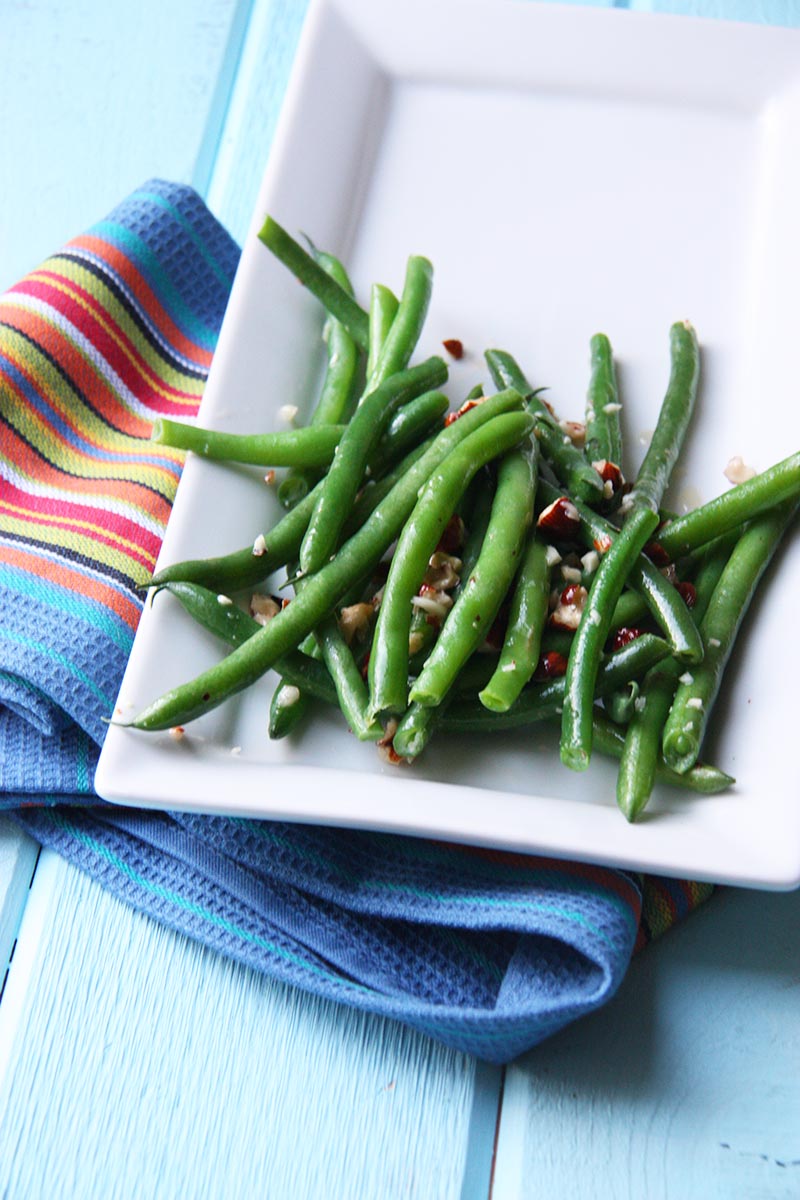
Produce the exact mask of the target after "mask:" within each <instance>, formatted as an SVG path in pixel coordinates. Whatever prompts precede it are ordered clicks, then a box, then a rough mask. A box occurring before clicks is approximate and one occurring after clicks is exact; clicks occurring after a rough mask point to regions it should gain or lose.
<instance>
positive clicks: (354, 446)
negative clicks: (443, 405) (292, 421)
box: [300, 343, 447, 574]
mask: <svg viewBox="0 0 800 1200" xmlns="http://www.w3.org/2000/svg"><path fill="white" fill-rule="evenodd" d="M387 345H388V343H387ZM446 379H447V367H446V366H445V364H444V361H443V360H442V359H441V358H438V357H436V356H434V357H433V358H429V359H427V360H426V361H425V362H423V363H420V365H419V366H417V367H409V368H408V370H402V371H398V372H397V373H396V374H394V375H391V376H389V378H388V379H385V380H384V381H383V382H382V383H381V384H379V386H378V387H377V388H376V389H375V390H374V391H372V392H370V393H369V395H367V396H365V397H364V398H363V399H362V400H361V402H360V404H359V406H358V408H357V409H356V411H355V413H354V414H353V416H352V418H351V420H350V423H349V425H347V427H346V428H345V431H344V434H343V435H342V440H341V441H340V443H339V446H338V449H337V452H336V455H335V456H334V459H333V462H332V463H331V466H330V469H329V471H328V474H327V475H326V476H325V478H324V479H323V480H322V482H321V485H320V488H321V490H320V492H319V495H318V497H317V501H316V504H315V505H314V511H313V513H312V514H311V518H310V520H309V522H308V528H307V530H306V532H305V535H304V537H303V541H302V542H301V544H300V570H301V571H302V572H303V573H304V574H311V573H312V572H314V571H317V570H319V568H320V567H322V566H323V565H324V564H325V563H326V562H327V560H328V559H329V558H330V556H331V555H332V554H333V552H334V551H335V549H336V545H337V541H338V539H339V535H340V533H341V530H342V527H343V525H344V523H345V520H346V519H347V516H348V514H349V512H350V509H351V507H352V504H353V501H354V500H355V497H356V494H357V493H358V489H359V487H360V486H361V480H362V479H363V477H364V472H365V470H366V467H367V462H368V460H369V456H370V453H371V451H372V449H373V447H374V445H375V443H376V442H377V440H378V438H379V437H380V435H381V433H382V432H383V430H384V429H385V427H386V425H387V424H388V422H389V420H390V419H391V416H392V414H393V413H394V412H395V411H396V410H397V409H398V408H399V407H400V406H401V405H402V404H405V403H406V402H407V401H408V400H412V399H413V398H414V397H415V396H418V395H419V394H420V393H421V392H424V391H428V390H429V389H430V388H435V387H438V385H439V384H441V383H444V381H445V380H446Z"/></svg>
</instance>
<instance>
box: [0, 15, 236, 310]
mask: <svg viewBox="0 0 800 1200" xmlns="http://www.w3.org/2000/svg"><path fill="white" fill-rule="evenodd" d="M235 13H236V0H194V2H192V0H175V2H173V3H170V4H162V3H157V2H156V0H144V2H142V3H139V4H128V5H119V4H101V3H98V0H71V3H70V4H69V5H64V4H63V2H60V0H35V2H33V3H30V2H29V3H23V2H22V0H11V2H10V3H7V4H4V5H3V24H2V29H3V33H2V38H0V109H1V110H2V112H3V113H4V114H5V120H4V122H3V170H2V171H1V172H0V213H1V214H2V220H1V221H0V290H2V289H3V288H5V287H8V286H9V285H10V284H12V283H13V282H14V281H15V280H16V279H17V278H18V277H20V276H21V275H24V274H25V273H26V272H27V271H29V270H31V269H32V268H33V267H35V266H36V265H37V264H38V263H39V262H40V261H41V260H42V259H43V258H45V257H46V256H47V255H48V254H51V253H52V252H53V251H54V250H56V249H57V248H58V247H59V246H60V245H61V244H62V242H64V241H65V240H66V239H67V238H69V237H72V236H74V235H75V234H76V233H77V232H79V231H80V230H82V229H84V228H85V227H86V226H87V225H88V224H90V223H91V222H92V221H96V220H98V219H99V218H100V217H102V216H103V215H104V214H105V213H106V212H107V211H108V210H109V209H110V208H112V207H113V205H115V204H117V203H118V202H119V200H121V199H122V198H123V196H125V195H126V194H127V193H128V192H129V191H131V190H132V189H133V188H135V187H136V186H138V185H139V184H140V183H142V182H144V180H145V179H148V178H150V177H152V176H156V175H161V176H165V177H167V178H171V179H176V180H179V181H185V182H189V181H190V180H191V179H192V178H193V172H194V169H195V160H196V158H197V155H198V150H199V148H200V146H201V144H202V140H203V136H204V133H205V130H206V123H207V120H208V116H209V110H210V106H211V103H212V100H213V99H214V86H213V83H214V81H215V80H216V79H217V78H218V76H219V73H220V69H221V66H222V64H223V61H224V56H225V53H226V49H227V48H228V35H229V32H230V30H231V24H232V21H233V18H234V15H235Z"/></svg>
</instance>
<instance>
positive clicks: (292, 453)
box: [150, 417, 345, 467]
mask: <svg viewBox="0 0 800 1200" xmlns="http://www.w3.org/2000/svg"><path fill="white" fill-rule="evenodd" d="M344 430H345V426H344V425H317V426H312V425H308V426H306V427H305V428H304V429H283V430H280V431H279V432H277V433H223V432H222V431H221V430H217V429H205V428H203V426H202V425H188V424H186V423H185V422H183V421H173V420H171V419H170V418H169V417H156V419H155V421H154V423H153V431H152V433H151V435H150V440H151V441H152V442H155V443H156V444H157V445H159V446H172V447H173V448H174V449H176V450H191V451H192V453H193V454H197V455H198V456H199V457H200V458H210V459H215V460H217V461H222V462H238V463H250V464H252V465H253V466H256V467H327V466H328V464H329V463H330V462H331V460H332V459H333V456H334V453H335V451H336V447H337V446H338V444H339V442H340V440H341V437H342V434H343V433H344Z"/></svg>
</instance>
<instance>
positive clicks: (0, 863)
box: [0, 817, 39, 1001]
mask: <svg viewBox="0 0 800 1200" xmlns="http://www.w3.org/2000/svg"><path fill="white" fill-rule="evenodd" d="M38 854H39V847H38V846H37V845H36V842H34V840H33V838H30V837H28V835H27V834H26V833H23V832H22V830H21V829H19V828H18V827H17V826H16V825H14V824H13V822H12V821H9V819H8V818H7V817H0V1001H1V1000H2V998H3V991H4V988H5V980H6V971H7V963H8V962H9V960H10V959H11V956H12V954H13V952H14V945H15V942H16V938H17V930H18V928H19V923H20V920H21V919H22V913H23V910H24V908H25V903H26V901H27V899H28V889H29V887H30V883H31V880H32V878H33V872H34V868H35V866H36V859H37V856H38Z"/></svg>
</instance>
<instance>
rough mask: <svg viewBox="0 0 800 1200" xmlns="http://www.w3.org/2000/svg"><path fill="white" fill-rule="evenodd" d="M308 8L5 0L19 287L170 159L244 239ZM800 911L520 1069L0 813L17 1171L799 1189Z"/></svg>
mask: <svg viewBox="0 0 800 1200" xmlns="http://www.w3.org/2000/svg"><path fill="white" fill-rule="evenodd" d="M615 7H625V5H624V4H619V3H618V4H616V5H615ZM628 7H631V8H635V9H652V8H658V9H661V10H662V11H663V10H668V11H673V12H676V13H677V12H681V13H695V14H700V15H705V16H711V17H719V18H725V17H727V18H731V17H732V18H739V19H753V20H760V21H769V22H772V23H774V24H778V25H781V24H783V25H790V24H797V23H799V22H800V5H798V3H797V0H761V2H760V3H749V2H748V0H729V2H727V3H723V0H719V2H715V0H695V2H694V3H692V2H690V0H672V2H667V0H665V2H664V3H650V2H649V0H632V3H631V4H630V5H629V6H628ZM304 9H305V4H304V3H302V2H298V3H293V2H292V0H172V3H170V4H166V5H165V4H163V3H159V2H157V0H141V2H140V3H139V4H138V5H136V6H121V5H108V4H103V3H101V2H100V0H70V2H69V3H67V0H61V2H60V3H59V0H27V2H26V3H22V2H21V0H4V3H3V4H2V5H0V97H2V101H3V104H2V109H3V112H4V114H5V120H4V128H3V142H4V153H3V164H4V165H3V170H2V173H0V289H2V287H4V286H7V285H8V284H10V283H12V282H13V281H14V279H15V278H16V277H17V276H20V275H22V274H24V273H25V272H26V271H27V270H29V269H31V268H32V267H33V266H35V265H36V263H37V262H38V261H40V260H41V259H42V258H44V257H45V256H46V255H47V254H48V253H49V252H50V251H51V250H53V249H54V248H55V247H57V246H58V245H59V244H60V243H61V242H62V241H63V240H65V239H66V238H67V237H69V236H71V235H72V234H74V233H75V232H77V231H79V230H81V229H83V228H84V227H86V226H87V225H89V224H90V223H91V222H92V221H94V220H95V219H97V218H98V217H99V216H100V215H102V214H103V213H104V212H105V211H107V210H108V209H109V208H111V207H112V206H113V205H114V204H115V203H116V202H117V200H118V199H119V198H121V197H122V196H123V195H125V194H126V193H127V192H128V191H130V190H131V189H132V188H133V187H135V186H136V185H137V184H138V183H140V182H141V181H142V180H144V179H146V178H148V177H150V176H154V175H162V176H164V177H167V178H172V179H177V180H183V181H189V182H192V183H193V184H194V185H195V186H196V187H197V188H198V190H199V191H200V192H201V193H202V194H203V195H205V196H206V198H207V199H208V201H209V203H210V205H211V207H212V209H213V210H214V211H215V212H216V213H217V215H218V216H219V217H220V218H221V220H222V221H223V222H224V223H225V224H226V225H227V226H228V228H229V229H230V230H231V231H232V233H233V234H234V236H236V237H237V238H239V239H240V240H241V238H242V237H243V234H244V231H245V229H246V226H247V222H248V219H249V215H250V209H251V207H252V204H253V201H254V194H255V189H256V186H257V183H258V180H259V178H260V175H261V171H262V169H263V164H264V161H265V159H266V154H267V149H268V146H269V142H270V138H271V135H272V131H273V128H274V124H275V118H276V114H277V112H278V109H279V104H280V98H281V96H282V93H283V89H284V86H285V82H286V77H287V73H288V69H289V66H290V63H291V59H292V53H293V49H294V46H295V44H296V41H297V38H298V35H299V30H300V27H301V24H302V19H303V14H304ZM799 926H800V894H798V893H794V894H788V895H779V894H757V893H748V892H744V891H737V890H733V889H728V890H724V891H722V892H720V893H718V894H717V895H716V896H715V897H714V899H713V900H712V901H711V902H710V903H709V904H708V905H706V906H705V908H704V909H703V910H701V911H700V912H699V913H698V914H696V915H695V916H693V917H692V918H691V920H690V921H688V922H687V923H686V924H685V925H684V926H682V927H680V928H678V929H676V930H674V931H673V932H672V933H670V934H669V935H668V937H667V938H666V939H665V941H664V942H662V943H661V944H659V945H656V946H653V947H651V948H650V949H648V951H647V953H646V954H645V955H643V956H642V957H641V958H640V959H639V960H637V961H635V962H634V964H633V967H632V969H631V971H630V973H629V976H628V978H627V980H626V982H625V984H624V985H623V987H622V989H621V991H620V993H619V994H618V995H617V997H616V998H615V999H614V1001H613V1002H612V1003H611V1004H610V1005H609V1006H608V1007H607V1008H606V1009H605V1010H604V1011H602V1012H600V1013H598V1014H596V1015H595V1016H593V1017H592V1018H589V1019H586V1020H584V1021H583V1022H582V1023H580V1024H579V1025H576V1026H573V1027H572V1028H571V1029H569V1030H567V1031H566V1032H565V1033H563V1034H561V1035H559V1036H558V1037H556V1038H554V1039H552V1040H551V1041H550V1042H548V1043H546V1044H545V1045H543V1046H541V1047H540V1048H539V1049H537V1050H536V1051H534V1052H532V1053H530V1054H529V1055H527V1056H525V1057H524V1058H523V1059H521V1060H519V1061H517V1062H516V1063H514V1064H513V1065H512V1066H510V1067H508V1068H507V1069H505V1070H500V1069H499V1068H490V1067H486V1066H483V1065H481V1064H479V1063H476V1062H475V1061H474V1060H472V1059H470V1058H468V1057H466V1056H464V1055H460V1054H457V1053H454V1052H450V1051H447V1050H445V1049H443V1048H441V1047H440V1046H438V1045H436V1044H434V1043H432V1042H430V1041H428V1040H427V1039H425V1038H424V1037H422V1036H420V1035H416V1034H413V1033H411V1032H409V1031H408V1030H406V1029H403V1028H401V1027H399V1026H396V1025H393V1024H392V1023H391V1022H386V1021H381V1020H378V1019H375V1018H371V1017H367V1016H363V1015H359V1014H355V1013H353V1012H350V1011H348V1010H346V1009H341V1008H337V1007H335V1006H333V1005H330V1004H327V1003H322V1002H319V1001H317V1000H314V999H312V998H309V997H307V996H305V995H302V994H300V993H297V992H294V991H291V990H288V989H287V988H285V987H283V986H278V985H276V984H273V983H271V982H270V981H269V980H266V979H264V978H261V977H259V976H257V975H255V974H254V973H251V972H249V971H247V970H245V969H243V968H241V967H238V966H236V965H233V964H231V963H230V962H227V961H224V960H222V959H220V958H217V957H215V956H214V955H213V954H211V953H209V952H208V951H206V950H205V949H202V948H200V947H198V946H196V945H194V944H192V943H190V942H188V941H186V940H184V939H182V938H180V937H178V936H176V935H174V934H172V933H171V932H169V931H167V930H165V929H163V928H161V927H159V926H157V925H155V924H154V923H152V922H151V921H149V920H148V919H147V918H145V917H143V916H141V915H139V914H137V913H135V912H132V911H130V910H128V909H127V908H126V907H125V906H124V905H122V904H121V903H120V902H119V901H117V900H115V899H113V898H112V897H110V896H109V895H107V894H106V893H104V892H103V891H102V890H101V889H100V887H99V886H98V885H96V884H95V883H93V882H91V881H90V880H88V879H87V878H85V877H83V876H82V875H80V874H79V873H78V872H76V871H75V870H73V869H72V868H71V867H68V866H67V865H66V864H64V863H63V862H62V861H60V860H59V859H58V858H56V857H55V856H54V855H53V854H51V853H43V854H42V855H41V856H40V857H38V853H37V847H36V846H35V844H34V843H33V842H31V841H30V840H29V839H28V838H26V837H25V836H23V835H21V834H20V833H18V832H17V831H16V830H15V828H14V827H13V826H12V825H11V823H10V822H8V821H7V820H5V819H0V980H2V979H3V972H4V970H5V964H6V962H8V961H9V960H10V964H9V968H8V971H7V972H5V980H4V991H3V995H2V1004H0V1194H2V1195H3V1196H8V1197H9V1198H11V1200H18V1198H19V1200H23V1198H24V1200H34V1198H38V1197H48V1198H49V1197H53V1196H59V1197H61V1196H66V1197H81V1198H83V1197H86V1198H88V1197H95V1196H96V1197H108V1196H113V1197H173V1196H176V1197H177V1196H180V1197H187V1198H188V1197H206V1196H208V1197H227V1196H231V1197H237V1198H238V1197H251V1196H252V1197H256V1196H267V1195H268V1196H276V1197H293V1198H302V1197H312V1196H313V1197H329V1196H330V1197H376V1198H377V1197H390V1198H391V1197H399V1196H416V1197H424V1198H437V1200H438V1198H440V1197H441V1198H445V1197H459V1196H460V1197H463V1198H472V1197H487V1196H489V1195H492V1196H493V1197H494V1198H495V1200H512V1198H513V1200H517V1198H520V1197H547V1198H548V1200H558V1198H560V1197H564V1198H566V1197H569V1198H570V1200H575V1198H577V1197H583V1196H586V1197H590V1196H591V1197H595V1198H601V1200H602V1198H603V1197H620V1198H622V1197H631V1198H640V1197H648V1198H654V1200H658V1198H661V1197H670V1198H672V1197H674V1198H676V1200H677V1198H679V1200H691V1198H692V1197H697V1198H698V1200H699V1198H702V1200H706V1198H710V1197H724V1198H726V1200H728V1198H732V1197H748V1198H752V1197H792V1196H795V1197H796V1196H800V1007H799V1006H798V995H799V994H800V993H799V992H798V987H799V985H800V945H798V939H797V936H796V930H797V929H798V927H799Z"/></svg>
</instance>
